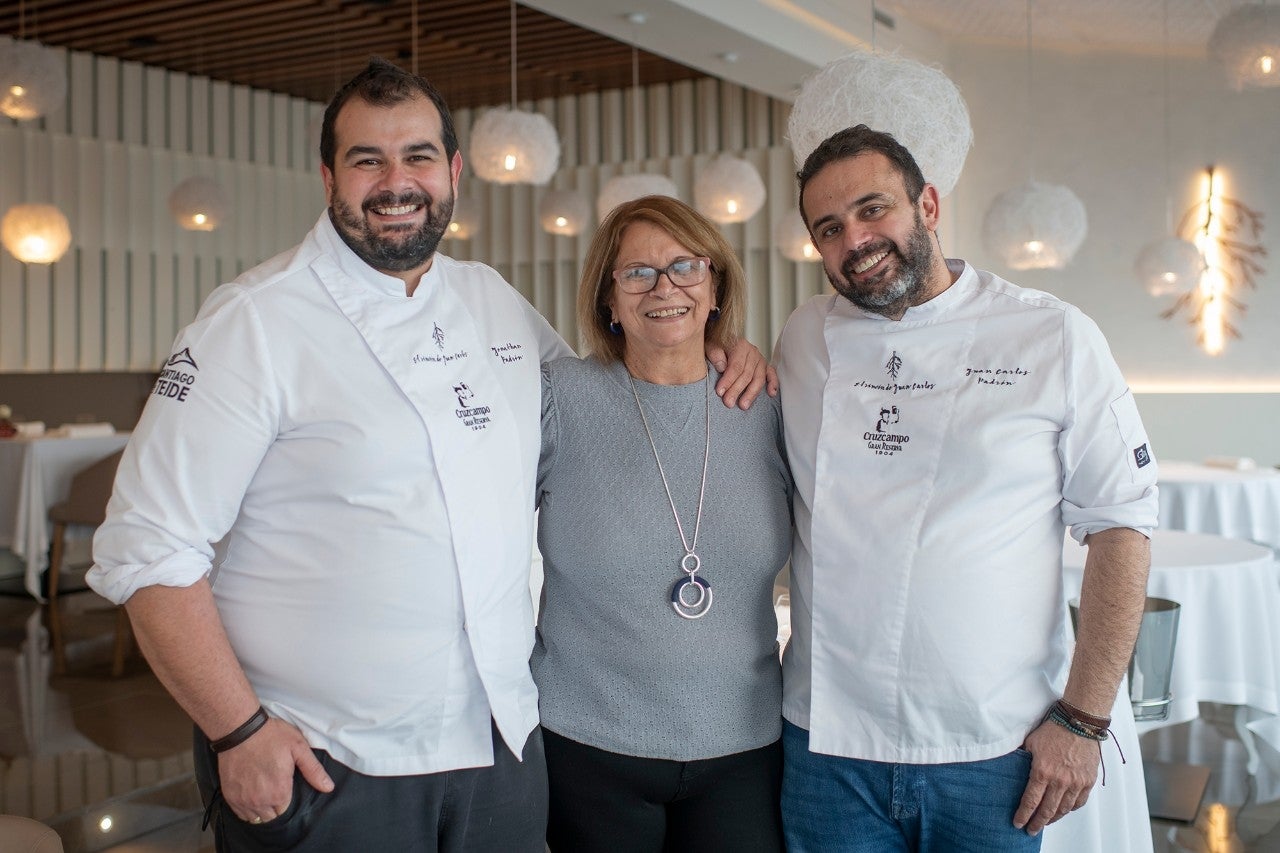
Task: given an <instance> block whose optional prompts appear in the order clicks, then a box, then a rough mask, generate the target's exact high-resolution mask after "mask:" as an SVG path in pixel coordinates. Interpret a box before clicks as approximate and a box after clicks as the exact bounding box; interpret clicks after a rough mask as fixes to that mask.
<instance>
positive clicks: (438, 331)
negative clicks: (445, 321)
mask: <svg viewBox="0 0 1280 853" xmlns="http://www.w3.org/2000/svg"><path fill="white" fill-rule="evenodd" d="M431 326H432V331H431V340H433V341H435V342H436V349H438V350H440V352H444V329H442V328H440V324H439V323H432V324H431Z"/></svg>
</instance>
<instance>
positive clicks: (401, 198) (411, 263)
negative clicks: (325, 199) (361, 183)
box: [329, 191, 453, 273]
mask: <svg viewBox="0 0 1280 853" xmlns="http://www.w3.org/2000/svg"><path fill="white" fill-rule="evenodd" d="M402 204H420V205H422V206H423V208H424V209H425V210H426V216H425V217H424V218H423V220H422V224H421V225H418V226H414V225H412V224H410V223H405V224H400V225H388V226H384V227H383V228H382V229H381V230H379V231H375V230H374V229H373V227H372V226H371V225H370V223H369V218H368V213H369V209H370V208H373V207H394V206H396V205H402ZM360 209H361V211H362V213H363V215H357V214H356V212H355V211H354V210H352V209H351V206H350V205H348V204H347V203H346V202H344V201H342V200H341V199H339V198H337V196H336V195H335V194H332V193H331V194H330V197H329V219H330V220H332V222H333V226H334V228H335V229H336V230H337V232H338V236H340V237H341V238H342V242H344V243H346V244H347V246H348V247H350V249H351V251H353V252H355V253H356V255H357V256H359V258H360V260H362V261H364V262H365V263H366V264H368V265H369V266H371V267H373V268H374V269H376V270H378V271H380V272H386V273H397V272H406V271H408V270H412V269H417V268H418V267H420V266H422V265H423V264H425V263H426V262H427V259H428V258H430V257H431V256H432V255H433V254H434V253H435V251H436V247H438V246H439V245H440V238H441V237H443V236H444V230H445V228H447V227H448V226H449V220H450V219H452V218H453V192H452V191H450V193H449V195H448V197H446V198H442V199H440V201H439V202H434V201H433V200H432V198H431V196H429V195H427V194H426V193H421V192H409V193H401V194H400V195H396V194H395V193H393V192H384V193H380V194H378V195H375V196H371V197H369V198H367V199H365V200H364V202H363V203H361V205H360Z"/></svg>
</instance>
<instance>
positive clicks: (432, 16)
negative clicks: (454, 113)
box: [0, 0, 703, 108]
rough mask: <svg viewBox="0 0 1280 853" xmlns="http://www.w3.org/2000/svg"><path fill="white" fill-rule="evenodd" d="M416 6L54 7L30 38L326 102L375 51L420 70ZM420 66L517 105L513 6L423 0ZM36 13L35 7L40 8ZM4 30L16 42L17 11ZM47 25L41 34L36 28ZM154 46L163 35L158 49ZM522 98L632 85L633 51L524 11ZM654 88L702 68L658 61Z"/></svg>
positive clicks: (340, 1)
mask: <svg viewBox="0 0 1280 853" xmlns="http://www.w3.org/2000/svg"><path fill="white" fill-rule="evenodd" d="M410 2H411V0H391V2H379V0H202V2H192V0H58V2H53V1H52V0H46V2H45V3H44V4H43V5H42V7H41V8H40V9H39V13H40V14H39V15H38V17H37V16H35V15H33V14H30V13H28V15H27V19H26V23H27V30H26V36H27V37H28V38H31V37H38V38H39V40H40V41H41V42H43V43H45V44H48V45H53V46H59V47H65V48H68V49H71V50H80V51H85V52H89V53H94V54H97V55H101V56H111V57H116V58H119V59H124V60H129V61H134V62H141V63H145V64H148V65H154V66H160V67H164V68H169V69H172V70H174V71H179V72H183V73H188V74H195V75H203V76H208V77H211V78H214V79H218V80H226V81H228V82H231V83H236V84H241V85H246V86H253V87H256V88H261V89H267V90H270V91H275V92H282V93H285V94H289V95H293V96H295V97H300V98H307V99H309V100H316V101H326V100H328V98H329V97H330V96H331V95H332V93H333V88H334V84H335V81H340V80H343V79H346V78H347V77H348V76H350V75H351V74H353V73H355V72H356V71H357V70H359V69H360V68H361V67H363V65H364V63H365V61H366V59H367V58H368V56H370V55H373V54H376V55H380V56H383V57H385V58H387V59H389V60H391V61H393V62H397V63H398V64H400V65H402V66H404V67H409V66H410V64H411V60H410V59H409V50H410V45H411V42H412V34H411V33H410V32H409V25H410V11H411V6H410ZM417 2H418V4H419V8H418V23H419V34H418V67H419V70H420V71H422V72H423V73H424V74H425V75H426V76H427V77H429V78H430V79H432V80H433V81H434V82H435V83H436V84H437V85H439V86H440V87H441V89H442V90H443V91H445V92H446V95H447V96H448V98H449V100H450V103H451V105H452V106H454V107H455V108H462V107H472V106H483V105H492V104H503V103H506V101H507V99H508V98H509V97H510V94H509V93H510V76H509V75H510V57H511V42H510V37H511V32H510V6H509V0H417ZM29 5H30V4H29ZM0 7H2V8H0V34H3V35H10V36H13V37H16V36H17V34H18V33H17V30H18V15H17V8H16V7H17V4H16V3H0ZM37 25H38V27H37ZM146 39H154V40H155V41H154V43H150V44H148V43H147V41H146ZM517 39H518V41H517V48H518V50H517V59H518V65H519V69H518V72H517V73H518V77H517V82H518V86H519V96H520V98H521V100H522V101H524V100H527V99H529V98H544V97H548V96H551V95H556V94H575V95H576V94H582V93H584V92H589V91H599V90H600V89H603V88H612V87H616V86H619V85H628V84H629V82H630V80H631V51H630V47H629V46H628V45H625V44H620V43H618V42H614V41H612V40H611V39H608V38H606V37H605V36H602V35H599V34H597V33H594V32H590V31H587V30H582V29H579V28H578V27H575V26H573V25H572V24H569V23H567V22H565V21H562V20H560V19H558V18H555V17H552V16H550V15H545V14H543V13H541V12H539V11H537V10H534V9H529V8H526V7H523V6H517ZM641 68H642V74H641V78H642V80H643V81H644V82H645V83H656V82H667V81H670V80H677V79H692V78H696V77H700V76H703V75H702V74H701V73H700V72H697V71H694V70H692V69H689V68H686V67H684V66H681V65H678V64H676V63H674V62H671V61H669V60H666V59H662V58H660V57H652V56H651V55H650V54H642V56H641Z"/></svg>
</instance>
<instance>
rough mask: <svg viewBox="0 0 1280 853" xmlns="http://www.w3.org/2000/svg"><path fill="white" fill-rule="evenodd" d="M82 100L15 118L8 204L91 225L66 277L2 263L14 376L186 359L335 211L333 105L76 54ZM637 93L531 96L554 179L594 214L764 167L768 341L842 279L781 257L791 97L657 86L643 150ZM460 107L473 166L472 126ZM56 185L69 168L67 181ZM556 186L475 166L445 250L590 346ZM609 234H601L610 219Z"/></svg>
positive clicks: (763, 324) (788, 196)
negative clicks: (630, 177)
mask: <svg viewBox="0 0 1280 853" xmlns="http://www.w3.org/2000/svg"><path fill="white" fill-rule="evenodd" d="M63 55H64V56H65V58H66V61H67V67H68V71H69V90H70V91H69V93H68V98H67V102H66V104H65V105H64V106H63V107H62V108H61V109H60V110H59V111H58V112H56V113H54V114H52V115H50V116H48V117H46V118H45V119H42V120H40V121H38V122H33V123H30V124H28V125H22V124H19V123H17V122H13V121H10V120H7V119H0V172H2V173H4V174H21V175H23V176H24V180H23V182H21V184H20V185H19V186H15V185H14V184H13V183H12V182H0V210H5V209H7V208H8V207H9V206H11V205H13V204H18V203H23V202H31V201H44V200H48V198H49V197H52V198H53V200H54V201H55V202H56V203H58V204H59V205H60V206H61V207H62V208H63V210H64V212H65V213H66V214H67V215H68V217H69V219H70V220H71V223H72V227H73V244H72V250H71V251H70V252H68V254H67V255H66V256H65V257H64V258H63V259H62V260H61V261H59V262H58V263H57V264H55V265H53V266H51V267H39V266H30V267H28V266H26V265H24V264H21V263H18V262H17V261H16V260H14V259H13V258H12V256H10V255H9V254H8V253H7V252H0V371H35V370H49V369H52V370H87V371H92V370H147V369H154V368H156V367H157V366H158V365H159V363H160V362H161V361H162V360H163V358H164V357H165V355H167V353H168V350H169V346H170V344H171V342H172V339H173V337H174V335H175V334H176V332H177V329H178V328H180V327H181V326H182V325H183V324H185V323H187V322H189V321H190V320H191V319H192V318H193V317H194V315H195V312H196V311H197V309H198V307H199V305H200V303H201V302H202V301H203V299H204V298H205V297H206V296H207V295H208V293H209V291H211V290H212V289H213V288H214V287H215V286H216V285H217V284H219V283H221V282H223V281H226V280H229V279H230V278H232V277H234V276H235V275H236V274H238V273H239V272H240V271H243V270H244V269H247V268H248V267H250V266H252V265H253V264H255V263H258V262H259V261H261V260H264V259H265V258H267V257H269V256H270V255H273V254H275V253H276V252H279V251H282V250H283V249H285V248H287V247H289V246H291V245H293V244H295V243H296V242H297V241H298V240H299V239H301V237H302V236H303V235H304V234H305V233H306V231H307V230H308V229H309V228H310V227H311V226H312V225H313V224H314V222H315V219H316V217H317V215H318V214H319V212H320V211H321V210H322V209H323V204H324V194H323V190H322V188H321V186H320V181H319V177H318V174H317V172H318V166H319V163H318V155H317V152H316V150H315V149H316V146H317V145H318V141H319V140H318V123H319V117H320V115H321V113H322V112H323V105H318V104H311V103H307V102H304V101H299V100H296V99H292V98H289V97H287V96H282V95H276V94H271V93H267V92H261V91H255V90H250V89H247V88H244V87H240V86H232V85H230V84H227V83H224V82H217V81H213V80H210V79H208V78H205V77H200V76H187V75H182V74H176V73H171V72H167V71H164V70H162V69H157V68H150V67H145V66H142V65H139V64H137V63H131V62H119V61H116V60H113V59H106V58H101V57H93V56H90V55H87V54H79V53H75V52H72V53H70V54H66V53H65V52H64V54H63ZM636 97H637V93H636V92H635V91H633V90H631V89H629V88H628V89H625V90H616V91H611V92H603V93H596V94H589V95H582V96H576V97H566V98H549V99H543V100H541V101H538V102H536V103H534V102H528V103H525V104H523V105H522V107H523V108H524V109H529V110H533V109H536V110H537V111H538V112H541V113H542V114H543V115H546V116H547V117H548V118H549V119H551V121H552V122H553V123H554V124H555V125H556V126H557V128H558V129H559V131H560V133H561V136H562V140H563V142H562V157H561V169H560V171H559V173H558V174H557V175H556V176H555V178H554V179H553V181H552V183H551V184H550V187H554V188H557V189H577V190H579V191H580V192H582V193H583V194H584V195H586V196H587V197H588V199H590V200H591V201H592V203H593V207H594V199H595V196H596V195H597V193H598V192H599V189H600V187H601V186H602V185H603V183H604V182H605V181H606V180H608V179H609V178H610V177H612V176H613V175H616V174H623V173H635V172H640V171H653V172H657V173H661V174H666V175H668V176H669V177H671V178H672V180H674V181H675V183H676V185H677V187H678V188H679V191H680V194H681V197H683V198H685V199H686V200H691V198H692V188H693V181H694V178H695V176H696V174H697V171H698V169H699V168H700V167H701V166H702V165H703V164H705V163H706V162H707V161H708V160H709V159H710V157H711V156H712V155H713V154H715V153H716V152H718V151H721V150H724V151H729V152H731V153H735V154H738V155H740V156H746V157H747V158H748V159H750V160H751V161H752V162H753V163H755V164H756V166H757V167H758V168H759V169H760V172H761V174H762V175H763V176H764V179H765V183H766V186H767V188H768V191H769V202H768V204H767V205H766V208H765V210H763V211H762V212H761V213H759V214H757V216H756V217H754V218H753V219H752V220H751V221H750V222H748V223H745V224H743V225H732V226H726V227H725V229H724V230H725V234H726V237H727V238H728V239H729V240H730V242H731V243H732V244H733V245H734V246H735V248H736V250H737V251H738V252H739V256H740V258H741V259H742V261H743V264H744V266H745V267H746V269H747V271H748V274H749V275H748V277H749V280H750V282H751V284H750V292H749V310H748V326H747V331H748V334H749V336H750V337H751V339H752V340H753V341H754V342H755V343H756V344H757V345H759V346H761V347H762V348H765V349H767V348H768V347H770V346H771V345H772V341H773V339H774V337H775V336H776V334H777V332H778V329H779V328H780V326H781V323H782V321H783V320H784V319H785V317H786V315H787V314H788V313H789V312H790V310H791V309H792V308H793V307H794V306H795V305H796V304H798V303H799V302H800V301H803V299H805V298H807V297H808V296H810V295H812V294H813V293H817V292H820V291H821V290H822V289H823V288H824V286H825V281H824V279H823V277H822V275H821V270H820V268H819V267H818V265H797V264H794V263H792V262H790V261H787V260H785V259H783V258H781V256H779V255H778V254H777V253H776V252H774V251H773V250H772V247H771V234H772V230H773V226H774V224H775V222H776V221H777V219H778V217H780V216H782V215H785V213H786V211H787V210H788V209H789V208H790V207H791V206H792V205H793V204H794V194H795V191H794V187H793V178H792V173H793V167H792V165H791V161H790V153H789V151H788V150H787V149H786V148H785V147H783V146H784V145H785V142H784V140H783V133H784V132H785V121H786V113H787V106H786V105H785V104H781V103H779V102H776V101H773V100H771V99H769V98H767V97H765V96H762V95H759V94H756V93H752V92H747V91H745V90H743V89H741V88H740V87H737V86H734V85H731V84H727V83H723V82H720V81H716V80H701V81H696V82H693V81H684V82H680V83H675V84H671V85H658V86H650V87H643V88H642V89H641V91H640V92H639V100H640V106H641V112H642V122H641V133H640V134H639V137H640V138H639V150H638V151H637V150H634V149H635V148H636V144H635V140H636V134H635V127H634V119H633V115H634V113H633V109H634V102H635V98H636ZM482 111H483V110H459V111H458V112H457V114H456V115H455V120H456V123H457V126H458V136H459V142H460V143H461V145H462V150H463V154H464V158H465V156H466V151H467V143H468V141H469V140H468V137H469V132H470V126H471V123H472V122H473V121H474V119H475V118H476V117H477V116H478V115H479V114H480V113H481V112H482ZM192 175H205V176H210V177H213V178H215V179H216V180H217V181H219V183H220V184H221V185H222V187H223V188H224V190H225V191H226V192H227V195H228V196H229V198H230V199H231V208H232V214H231V217H230V220H229V221H228V222H226V223H225V224H224V225H223V226H222V227H221V228H219V229H218V230H217V231H215V232H212V233H203V232H186V231H183V230H181V229H180V228H178V227H177V226H176V224H175V223H174V222H173V220H172V218H171V217H170V215H169V212H168V209H167V199H168V194H169V192H170V190H171V189H172V187H173V186H174V185H176V184H177V183H178V182H179V181H181V180H183V179H184V178H187V177H190V176H192ZM54 176H56V177H54ZM545 191H546V190H545V189H543V188H539V187H534V188H530V187H507V186H496V185H490V184H486V183H484V182H481V181H479V180H478V179H476V178H475V177H474V176H473V175H467V177H466V180H465V183H464V185H463V191H462V194H463V195H464V196H467V197H468V200H469V201H471V202H472V203H473V204H474V205H475V206H476V207H477V208H478V209H479V210H478V212H479V214H480V223H481V224H480V226H479V231H478V233H477V234H476V236H475V237H474V238H473V239H471V240H467V241H453V242H450V243H446V244H445V249H444V250H445V251H447V252H449V253H450V254H453V255H455V256H457V257H461V258H475V259H478V260H483V261H485V262H487V263H490V264H491V265H493V266H494V267H495V268H497V269H499V271H501V272H503V273H505V274H507V275H508V276H509V278H510V280H511V281H512V283H513V284H514V285H515V286H516V288H517V289H518V290H519V291H520V292H521V293H523V294H524V295H525V296H526V297H527V298H529V300H530V301H531V302H533V304H534V305H535V306H536V307H537V308H538V309H539V310H540V311H542V312H543V313H544V314H545V315H546V316H547V317H548V319H549V320H550V321H551V322H552V323H553V325H555V326H556V328H557V329H559V330H560V331H561V333H562V334H564V336H565V337H566V339H567V340H569V341H570V342H572V343H577V342H578V333H577V321H576V317H575V312H576V308H575V299H576V293H577V287H578V275H579V272H580V268H581V263H582V257H583V254H584V253H585V251H586V247H587V244H588V242H589V239H590V231H588V232H587V233H586V234H584V235H582V236H579V237H553V236H551V235H547V234H544V233H543V232H542V231H541V230H540V229H539V227H538V224H537V213H536V211H537V204H538V201H539V200H540V199H541V197H542V195H543V193H544V192H545ZM593 225H594V223H593Z"/></svg>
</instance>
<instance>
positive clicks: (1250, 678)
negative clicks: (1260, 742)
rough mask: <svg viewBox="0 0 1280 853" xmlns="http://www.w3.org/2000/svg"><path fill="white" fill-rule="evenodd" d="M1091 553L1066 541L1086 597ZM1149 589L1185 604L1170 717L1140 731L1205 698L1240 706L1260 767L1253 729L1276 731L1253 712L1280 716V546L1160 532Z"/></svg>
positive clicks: (1178, 719)
mask: <svg viewBox="0 0 1280 853" xmlns="http://www.w3.org/2000/svg"><path fill="white" fill-rule="evenodd" d="M1086 551H1087V549H1086V548H1082V547H1080V546H1079V545H1077V544H1076V542H1075V541H1074V540H1072V539H1070V538H1067V540H1066V542H1065V544H1064V546H1063V576H1064V582H1065V589H1066V594H1067V596H1068V597H1069V598H1070V597H1075V596H1078V595H1079V592H1080V583H1081V579H1082V577H1083V573H1084V560H1085V554H1086ZM1147 595H1148V596H1151V597H1155V598H1165V599H1169V600H1171V601H1176V602H1178V604H1179V605H1180V606H1181V610H1180V611H1179V619H1178V633H1177V639H1176V644H1175V647H1174V654H1173V673H1172V678H1171V680H1170V691H1171V692H1172V694H1173V698H1172V701H1171V702H1170V705H1169V716H1168V719H1166V720H1163V721H1159V722H1143V723H1139V724H1138V731H1139V732H1147V731H1151V730H1152V729H1155V728H1159V727H1162V726H1171V725H1175V724H1177V723H1185V722H1188V721H1190V720H1194V719H1195V718H1196V717H1198V716H1199V715H1200V710H1199V704H1200V703H1201V702H1217V703H1220V704H1224V705H1234V706H1237V708H1238V712H1237V719H1236V730H1237V732H1238V733H1239V735H1240V738H1241V740H1242V741H1243V742H1244V744H1245V747H1246V749H1248V750H1249V759H1250V772H1256V770H1257V763H1258V756H1257V752H1256V749H1255V747H1254V744H1253V739H1252V735H1251V729H1252V731H1253V732H1256V733H1258V734H1259V735H1260V736H1263V737H1267V735H1264V734H1263V732H1269V731H1270V729H1269V728H1268V727H1267V726H1250V727H1246V724H1247V723H1248V722H1249V716H1250V714H1251V715H1252V716H1253V717H1255V718H1256V717H1261V718H1264V719H1274V718H1276V717H1277V716H1280V564H1277V561H1276V557H1275V554H1274V552H1273V551H1272V550H1271V549H1270V548H1267V547H1265V546H1262V545H1257V544H1255V543H1253V542H1246V541H1244V540H1241V539H1230V538H1227V537H1225V536H1218V535H1214V534H1209V533H1188V532H1186V531H1181V530H1156V531H1153V533H1152V536H1151V574H1150V576H1149V578H1148V580H1147ZM1268 741H1269V742H1270V739H1269V738H1268ZM1273 745H1274V746H1277V747H1278V748H1280V743H1276V744H1273Z"/></svg>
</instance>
